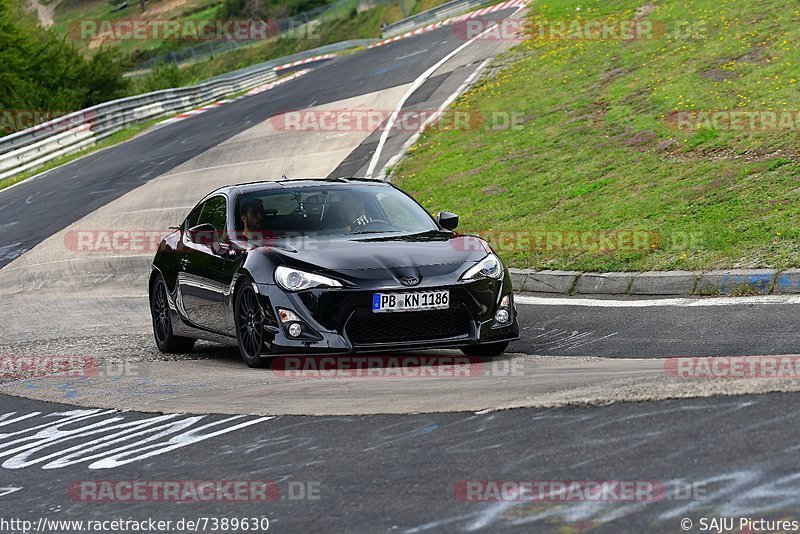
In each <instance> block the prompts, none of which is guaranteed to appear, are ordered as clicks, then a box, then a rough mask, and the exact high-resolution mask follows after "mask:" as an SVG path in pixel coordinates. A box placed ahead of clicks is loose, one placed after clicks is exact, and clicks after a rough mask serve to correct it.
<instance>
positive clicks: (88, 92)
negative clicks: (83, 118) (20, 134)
mask: <svg viewBox="0 0 800 534" xmlns="http://www.w3.org/2000/svg"><path fill="white" fill-rule="evenodd" d="M127 66H128V65H127V64H126V61H125V60H123V59H122V57H121V56H120V55H119V54H118V53H117V52H115V51H114V50H112V49H102V50H99V51H98V52H96V53H95V54H94V55H93V56H92V57H91V59H86V58H84V57H83V56H82V55H81V53H80V52H79V51H78V50H77V49H76V48H75V47H74V46H73V45H72V44H71V43H70V42H69V41H68V40H67V37H66V36H64V37H59V36H58V35H56V34H55V33H54V32H52V31H50V30H47V29H44V28H41V27H40V26H38V25H37V24H36V23H35V22H33V21H32V20H30V18H29V17H27V16H26V15H25V14H24V13H23V11H22V9H21V8H20V6H19V5H18V4H16V3H15V0H0V110H7V111H8V110H20V111H31V110H35V111H38V112H44V113H45V114H48V113H49V114H58V113H62V112H68V111H75V110H79V109H83V108H86V107H89V106H92V105H94V104H98V103H100V102H105V101H108V100H113V99H115V98H120V97H123V96H125V94H126V92H127V90H128V82H127V80H126V79H125V78H124V77H123V72H124V71H125V68H126V67H127ZM4 127H6V128H7V124H6V125H4ZM7 133H10V132H9V131H7V130H6V131H0V134H7Z"/></svg>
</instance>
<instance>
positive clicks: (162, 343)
mask: <svg viewBox="0 0 800 534" xmlns="http://www.w3.org/2000/svg"><path fill="white" fill-rule="evenodd" d="M150 315H151V316H152V318H153V338H154V339H155V341H156V346H157V347H158V350H160V351H161V352H163V353H164V354H181V353H186V352H191V351H192V348H194V344H195V341H197V340H196V339H192V338H189V337H180V336H176V335H175V334H173V333H172V316H171V315H170V309H169V300H168V297H167V284H166V283H165V282H164V279H163V278H161V276H159V277H158V278H157V279H156V281H155V282H154V283H153V291H152V292H151V294H150Z"/></svg>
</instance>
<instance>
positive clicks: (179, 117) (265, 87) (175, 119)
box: [158, 69, 313, 125]
mask: <svg viewBox="0 0 800 534" xmlns="http://www.w3.org/2000/svg"><path fill="white" fill-rule="evenodd" d="M312 70H313V69H303V70H300V71H297V72H295V73H294V74H292V75H291V76H286V77H285V78H281V79H280V80H275V81H274V82H270V83H265V84H262V85H257V86H256V87H253V88H252V89H250V90H249V91H248V92H246V93H245V94H243V95H240V96H237V97H236V98H226V99H224V100H220V101H219V102H214V103H213V104H208V105H206V106H203V107H200V108H197V109H193V110H190V111H184V112H183V113H181V114H179V115H175V116H174V117H170V118H169V119H166V120H163V121H161V122H159V123H158V124H159V125H161V124H172V123H174V122H180V121H182V120H184V119H188V118H189V117H194V116H195V115H199V114H201V113H205V112H206V111H208V110H209V109H214V108H218V107H219V106H221V105H223V104H227V103H229V102H236V101H237V100H241V99H242V98H245V97H248V96H252V95H257V94H259V93H263V92H264V91H269V90H270V89H272V88H273V87H277V86H279V85H283V84H285V83H286V82H289V81H292V80H295V79H297V78H299V77H300V76H305V75H306V74H308V73H309V72H311V71H312Z"/></svg>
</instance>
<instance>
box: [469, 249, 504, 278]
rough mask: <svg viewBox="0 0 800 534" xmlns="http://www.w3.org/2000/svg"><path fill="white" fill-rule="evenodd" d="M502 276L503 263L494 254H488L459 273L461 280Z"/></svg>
mask: <svg viewBox="0 0 800 534" xmlns="http://www.w3.org/2000/svg"><path fill="white" fill-rule="evenodd" d="M502 276H503V264H502V263H501V262H500V258H498V257H497V256H495V255H494V254H489V255H488V256H486V257H485V258H483V259H482V260H481V261H479V262H478V263H476V264H475V265H473V266H472V267H470V268H469V269H467V270H466V272H465V273H464V274H462V275H461V280H473V279H475V278H494V279H495V280H499V279H500V278H501V277H502Z"/></svg>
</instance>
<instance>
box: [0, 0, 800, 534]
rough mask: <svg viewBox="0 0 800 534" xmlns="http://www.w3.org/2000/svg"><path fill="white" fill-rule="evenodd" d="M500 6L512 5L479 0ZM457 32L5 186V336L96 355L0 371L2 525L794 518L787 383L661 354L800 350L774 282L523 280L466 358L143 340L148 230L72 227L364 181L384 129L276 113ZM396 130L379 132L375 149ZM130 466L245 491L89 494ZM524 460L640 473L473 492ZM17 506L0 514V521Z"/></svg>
mask: <svg viewBox="0 0 800 534" xmlns="http://www.w3.org/2000/svg"><path fill="white" fill-rule="evenodd" d="M498 16H519V13H518V12H516V11H515V10H513V9H509V10H506V11H503V12H500V13H496V14H493V15H491V16H487V18H491V19H496V18H498ZM463 44H464V41H463V40H460V39H458V38H457V37H456V36H455V35H454V34H453V31H452V29H451V28H447V27H445V28H441V29H438V30H435V31H431V32H427V33H423V34H420V35H418V36H415V37H412V38H408V39H403V40H400V41H398V42H395V43H392V44H389V45H386V46H382V47H378V48H375V49H371V50H367V51H362V52H359V53H356V54H353V55H349V56H345V57H342V58H337V59H335V60H332V61H326V62H321V63H319V64H312V65H310V67H311V71H310V72H308V73H306V74H305V75H303V76H301V77H299V78H297V79H294V80H292V81H289V82H287V83H285V84H283V85H280V86H277V87H275V88H273V89H270V90H268V91H265V92H263V93H260V94H256V95H252V96H249V97H246V98H243V99H240V100H236V101H234V102H231V103H228V104H225V105H222V106H220V107H218V108H215V109H212V110H210V111H207V112H205V113H202V114H199V115H197V116H194V117H191V118H189V119H186V120H183V121H180V122H176V123H172V124H166V125H161V126H157V127H154V128H153V129H151V130H150V131H148V132H145V133H144V134H142V135H140V136H138V137H137V138H135V139H133V140H131V141H129V142H126V143H123V144H121V145H118V146H115V147H112V148H109V149H106V150H103V151H101V152H98V153H95V154H92V155H89V156H87V157H84V158H81V159H79V160H77V161H75V162H73V163H70V164H68V165H65V166H63V167H59V168H57V169H53V170H51V171H48V172H46V173H44V174H42V175H40V176H38V177H36V178H34V179H30V180H27V181H25V182H22V183H20V184H18V185H16V186H14V187H11V188H9V189H6V190H4V191H0V213H2V219H0V229H2V236H3V238H2V242H0V267H2V268H0V317H2V322H3V329H2V331H0V355H5V356H7V357H11V358H25V357H33V356H39V357H42V356H44V357H49V356H52V357H79V358H84V359H86V360H87V361H93V362H96V363H99V365H100V372H98V373H96V374H93V375H92V376H89V377H83V378H80V379H76V378H74V377H66V378H65V377H55V378H20V377H12V376H7V375H6V374H3V373H0V403H2V405H1V406H0V512H2V513H0V520H2V519H5V520H7V519H10V518H14V519H18V520H24V521H31V522H32V524H33V526H31V527H30V529H29V530H31V531H33V530H35V529H34V527H41V528H39V529H38V531H40V532H42V531H44V532H49V531H52V532H60V531H65V532H77V531H81V527H78V526H75V525H72V526H56V525H54V524H52V523H44V526H43V523H40V520H41V521H45V520H47V521H50V520H78V521H90V520H102V521H107V520H128V521H130V520H137V521H142V520H148V519H153V520H156V521H173V525H172V526H170V527H169V528H167V529H165V530H163V531H170V532H184V531H190V530H191V531H194V530H198V531H202V530H204V529H193V528H190V527H186V524H185V521H187V520H189V521H197V520H198V519H200V518H207V519H208V518H210V519H213V520H215V521H217V520H222V519H223V518H224V519H226V520H229V519H234V518H236V519H239V520H243V519H255V520H260V519H263V518H266V519H268V520H269V530H275V531H279V532H319V531H328V530H332V531H345V532H409V533H411V532H473V531H487V532H489V531H491V532H494V531H512V532H532V531H535V532H583V531H591V532H642V531H645V530H657V531H666V532H680V531H682V530H683V531H685V530H694V531H697V530H699V525H701V521H703V518H714V517H717V518H718V517H735V518H740V517H747V518H751V519H753V520H758V519H762V518H763V519H768V520H789V521H791V520H796V519H797V518H798V510H800V492H798V491H797V481H796V479H797V476H798V475H797V473H796V471H797V460H796V459H797V454H798V449H800V445H798V442H796V441H794V440H795V439H796V438H797V437H800V436H798V433H797V431H796V430H792V427H793V426H794V425H796V424H797V421H796V418H797V417H798V415H800V411H798V409H797V404H798V394H797V393H796V391H798V389H800V387H798V384H797V383H796V382H795V381H794V380H789V379H764V378H753V379H736V380H731V379H715V380H709V379H687V378H683V377H680V376H675V374H674V373H671V372H670V369H671V367H670V365H672V364H671V363H670V362H673V361H674V360H673V358H676V357H699V358H704V357H709V358H716V359H719V358H724V357H729V356H757V355H773V356H782V355H794V354H796V353H798V349H797V345H798V341H800V336H798V332H797V328H796V327H795V324H796V322H795V321H794V317H795V316H796V308H797V303H796V302H794V301H793V300H792V299H791V298H778V297H776V298H765V299H757V300H756V299H753V298H748V297H741V298H729V299H712V300H703V299H700V298H698V299H695V300H694V301H692V302H691V304H692V305H687V303H686V302H678V301H674V302H673V301H666V300H664V301H658V302H650V301H638V303H637V301H636V300H635V299H619V300H601V301H597V302H595V303H592V302H590V303H589V304H590V305H586V304H587V303H585V302H581V303H580V304H579V303H578V302H577V301H572V302H571V299H570V298H564V299H552V298H543V297H542V296H537V295H520V296H518V300H517V307H518V311H519V316H520V317H519V321H520V326H521V339H520V341H518V342H516V343H514V344H513V345H512V346H511V347H510V349H509V352H508V354H506V355H504V356H502V357H500V358H496V359H494V360H488V361H472V362H470V363H469V367H468V372H467V374H466V375H465V376H454V375H452V374H450V375H447V374H445V376H434V377H432V378H431V377H426V378H422V377H417V376H414V375H413V374H409V375H407V376H406V375H404V376H395V377H383V378H379V379H369V378H367V379H364V378H362V377H358V378H352V377H350V378H341V377H339V378H334V379H305V378H301V379H293V377H291V376H288V377H287V376H286V375H285V374H282V373H281V372H279V370H276V369H265V370H251V369H248V368H246V367H245V366H244V364H243V363H241V361H240V360H239V359H238V354H237V353H236V351H235V350H233V349H230V348H227V347H221V346H219V345H215V344H212V343H198V345H197V348H196V350H195V351H194V352H193V353H192V354H190V355H183V356H165V355H162V354H160V353H158V352H157V350H156V348H155V345H154V343H153V341H152V334H151V330H150V329H151V326H150V318H149V315H148V309H147V297H146V293H147V290H146V280H147V275H148V266H149V261H150V260H151V258H152V251H149V250H145V251H144V252H140V253H136V252H131V251H114V253H97V252H96V251H95V252H94V253H86V252H85V251H82V250H76V249H75V247H74V246H73V245H74V244H73V245H70V243H72V241H71V240H70V239H71V238H70V236H71V235H74V232H76V231H80V230H91V231H98V230H99V231H102V230H104V229H140V230H142V229H143V230H152V231H163V230H164V229H165V228H166V227H167V226H169V225H170V224H174V223H176V222H178V221H180V220H181V219H182V218H183V216H184V215H185V214H186V212H187V211H188V209H189V208H190V207H191V206H192V205H194V203H195V202H196V201H197V200H198V199H199V198H200V197H202V196H203V195H204V194H205V193H206V192H208V191H209V190H211V189H213V188H215V187H217V186H221V185H224V184H226V183H235V182H242V181H248V180H270V179H278V178H280V175H281V174H287V175H288V176H290V177H308V176H339V175H352V176H363V175H364V173H365V172H366V169H367V167H368V165H369V163H370V159H371V158H372V155H373V153H374V152H375V149H376V147H377V145H378V140H379V138H380V134H381V131H380V130H371V131H365V130H355V131H347V132H289V131H284V130H282V129H281V128H280V124H281V117H285V116H286V114H287V113H288V112H292V111H296V110H305V109H314V110H320V111H324V110H342V109H358V108H372V109H380V110H387V111H389V112H390V111H391V110H393V109H395V107H396V106H397V103H398V102H399V101H400V99H401V97H402V96H403V94H404V93H405V92H406V91H407V90H408V88H409V87H410V86H411V85H412V84H413V83H414V82H415V81H416V80H417V79H418V77H419V76H420V75H421V74H422V73H424V72H425V71H426V70H427V69H429V68H430V67H431V66H433V65H435V64H437V63H438V62H439V61H440V60H442V59H443V58H445V57H446V56H447V55H448V54H450V53H451V52H453V51H454V50H456V49H457V48H458V47H460V46H462V45H463ZM504 46H505V45H504V44H502V43H498V42H494V41H476V42H475V43H473V44H471V45H470V46H468V47H466V48H465V49H463V50H462V51H460V52H459V53H458V54H456V55H455V56H454V57H452V58H451V59H450V60H448V61H446V62H445V63H444V64H443V65H442V66H441V67H440V68H439V69H438V70H437V71H436V72H434V73H432V75H431V76H430V77H429V78H427V79H426V80H422V81H421V82H422V84H421V86H420V88H419V89H418V90H417V91H416V92H415V93H414V94H413V95H412V96H411V98H410V99H409V100H408V101H407V102H406V103H405V105H404V109H417V110H435V109H437V108H438V107H439V106H441V105H442V104H443V103H444V102H446V101H447V99H448V98H449V97H450V96H451V95H453V94H454V93H455V92H456V91H457V90H458V89H459V88H460V87H461V86H462V85H463V84H464V82H465V81H466V80H468V79H469V78H470V77H471V76H473V75H474V74H475V73H476V71H477V70H478V69H479V68H480V67H482V66H483V65H485V64H486V61H487V60H489V59H491V58H493V57H495V56H496V55H497V54H498V53H501V52H502V51H503V49H504ZM411 135H412V132H410V131H402V130H400V129H398V130H396V131H393V132H392V135H391V136H390V137H389V140H388V142H387V143H386V146H385V147H384V149H383V151H382V153H381V156H380V158H379V161H378V165H377V168H378V169H381V168H382V167H383V166H384V165H385V164H386V163H387V162H388V161H389V160H390V158H391V157H392V156H394V155H395V154H396V153H397V152H398V151H399V150H400V149H401V147H402V146H403V144H404V143H405V142H406V141H407V140H408V139H409V138H410V136H411ZM447 208H448V206H442V207H441V209H447ZM455 211H457V209H456V210H455ZM459 354H460V353H455V352H453V351H433V353H432V354H428V355H419V354H414V353H410V354H406V355H400V356H402V357H406V358H412V359H413V358H425V357H438V358H450V357H456V356H458V355H459ZM720 361H721V360H720ZM422 367H424V364H423V365H422ZM433 367H434V368H436V365H434V366H433ZM434 370H436V369H434ZM439 370H440V369H439ZM137 480H138V481H150V482H153V483H155V484H156V485H158V484H159V483H166V482H176V481H183V482H187V481H188V482H192V481H194V482H197V481H242V482H247V483H248V484H250V485H249V486H248V488H250V490H251V493H248V494H246V495H245V498H233V499H227V498H217V499H212V500H210V501H204V500H202V499H197V500H198V501H199V502H192V499H190V498H183V499H178V500H181V501H182V502H171V501H170V499H168V498H165V499H159V498H153V497H152V496H151V497H149V498H139V499H128V500H126V499H125V498H120V497H119V495H113V494H112V496H111V497H109V495H108V494H105V496H103V495H101V494H100V493H98V492H97V488H98V487H105V486H103V484H106V485H111V486H114V487H119V485H120V484H124V483H125V481H128V482H131V481H137ZM526 480H527V481H530V480H538V481H555V482H558V481H598V482H602V481H633V482H638V483H641V484H650V487H651V488H652V487H655V488H656V490H657V491H655V496H652V495H651V496H650V497H652V498H649V497H648V495H649V494H648V493H647V492H646V491H645V492H644V494H639V496H638V497H636V498H632V499H626V498H615V499H608V500H605V501H600V502H587V500H586V499H583V500H580V499H569V498H565V499H557V500H555V502H553V501H552V500H551V501H544V502H542V501H538V502H533V501H530V500H526V499H525V498H522V497H520V498H518V499H514V498H504V499H497V498H495V496H494V494H492V493H491V492H489V491H483V490H485V489H486V488H488V487H489V486H490V485H489V484H488V482H491V481H526ZM265 481H267V482H266V484H267V486H266V487H267V488H268V491H267V492H266V494H267V495H268V496H269V497H270V498H266V499H265V498H262V497H263V496H264V495H263V493H258V491H261V490H263V489H264V487H263V486H260V485H258V484H262V483H265ZM254 483H258V484H256V485H255V486H253V484H254ZM87 485H88V486H87ZM253 487H256V489H257V490H258V491H255V490H253V489H252V488H253ZM87 488H89V489H88V490H87ZM470 488H471V489H470ZM476 488H477V489H476ZM123 497H124V496H123ZM172 500H173V501H174V500H175V499H172ZM180 520H184V523H183V524H182V526H176V524H175V523H177V522H178V521H180ZM686 521H691V525H692V526H691V527H690V529H687V528H685V527H686V526H689V523H687V522H686ZM737 521H738V519H737ZM261 526H262V527H263V524H262V525H261ZM737 526H738V522H737ZM17 527H19V525H16V527H15V526H9V525H4V524H2V522H0V532H6V531H9V532H22V531H23V530H24V529H23V528H17ZM116 530H117V531H122V529H121V528H119V527H118V528H117V529H116ZM262 530H263V529H262ZM111 531H113V529H112V530H111ZM209 531H210V530H209ZM228 531H242V529H239V530H236V529H229V530H228Z"/></svg>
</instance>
